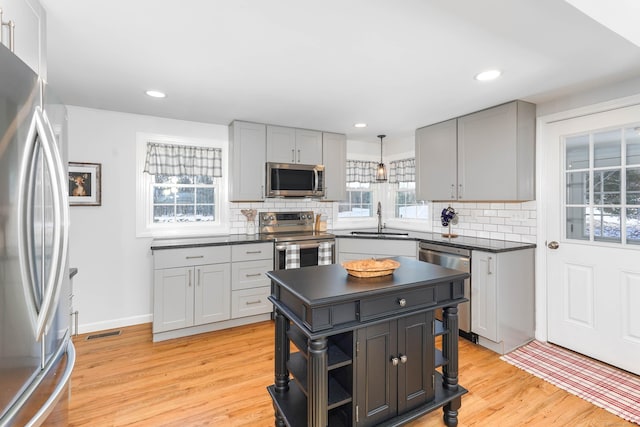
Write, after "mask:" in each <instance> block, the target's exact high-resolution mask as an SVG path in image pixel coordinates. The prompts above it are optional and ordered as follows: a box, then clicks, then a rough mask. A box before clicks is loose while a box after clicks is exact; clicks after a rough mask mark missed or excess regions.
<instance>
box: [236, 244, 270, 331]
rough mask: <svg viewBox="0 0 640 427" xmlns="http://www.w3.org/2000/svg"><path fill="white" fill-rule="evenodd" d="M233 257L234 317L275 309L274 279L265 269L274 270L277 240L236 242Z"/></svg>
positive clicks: (268, 311)
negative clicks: (267, 274)
mask: <svg viewBox="0 0 640 427" xmlns="http://www.w3.org/2000/svg"><path fill="white" fill-rule="evenodd" d="M231 260H232V264H231V317H233V318H234V319H236V318H239V317H247V316H254V315H257V314H264V313H271V311H272V310H273V306H272V305H271V302H270V301H269V299H268V298H269V295H270V293H271V282H270V281H269V279H268V278H267V276H265V273H266V272H267V271H271V270H273V243H252V244H247V245H235V246H232V247H231Z"/></svg>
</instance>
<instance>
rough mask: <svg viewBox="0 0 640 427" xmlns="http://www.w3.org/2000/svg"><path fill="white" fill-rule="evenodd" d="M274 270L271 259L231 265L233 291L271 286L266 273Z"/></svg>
mask: <svg viewBox="0 0 640 427" xmlns="http://www.w3.org/2000/svg"><path fill="white" fill-rule="evenodd" d="M271 270H273V261H271V259H260V260H257V261H244V262H234V263H233V264H231V289H233V290H238V289H248V288H257V287H258V286H269V285H270V283H271V282H270V281H269V278H268V277H267V276H265V273H266V272H267V271H271Z"/></svg>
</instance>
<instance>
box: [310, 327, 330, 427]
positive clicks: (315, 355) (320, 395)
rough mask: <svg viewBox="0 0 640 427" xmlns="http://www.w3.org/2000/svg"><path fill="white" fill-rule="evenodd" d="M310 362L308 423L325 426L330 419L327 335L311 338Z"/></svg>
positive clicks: (320, 426)
mask: <svg viewBox="0 0 640 427" xmlns="http://www.w3.org/2000/svg"><path fill="white" fill-rule="evenodd" d="M308 346H309V364H308V366H307V382H308V386H309V395H308V398H307V425H308V426H310V427H325V426H327V425H328V424H329V421H328V416H329V415H328V399H329V384H328V375H327V367H328V358H329V357H328V354H327V349H328V340H327V338H326V337H321V338H316V339H310V340H309V342H308Z"/></svg>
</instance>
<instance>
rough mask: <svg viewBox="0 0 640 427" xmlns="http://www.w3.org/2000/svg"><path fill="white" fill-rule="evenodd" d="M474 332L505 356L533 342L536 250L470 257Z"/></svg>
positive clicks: (488, 253)
mask: <svg viewBox="0 0 640 427" xmlns="http://www.w3.org/2000/svg"><path fill="white" fill-rule="evenodd" d="M471 259H472V262H471V331H472V332H474V333H476V334H478V344H480V345H482V346H484V347H487V348H489V349H491V350H493V351H495V352H497V353H500V354H505V353H508V352H510V351H511V350H513V349H515V348H517V347H519V346H521V345H523V344H525V343H527V342H529V341H531V340H533V338H534V317H535V313H534V299H535V295H534V294H535V290H534V250H533V249H525V250H519V251H510V252H501V253H491V252H483V251H477V250H474V251H473V252H472V255H471Z"/></svg>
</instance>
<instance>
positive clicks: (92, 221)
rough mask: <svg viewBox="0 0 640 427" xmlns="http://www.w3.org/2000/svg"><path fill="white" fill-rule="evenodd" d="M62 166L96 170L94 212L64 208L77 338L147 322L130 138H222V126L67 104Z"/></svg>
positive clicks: (147, 270) (145, 242)
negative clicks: (98, 197)
mask: <svg viewBox="0 0 640 427" xmlns="http://www.w3.org/2000/svg"><path fill="white" fill-rule="evenodd" d="M68 111H69V160H70V161H74V162H92V163H101V164H102V206H96V207H71V228H70V229H71V231H70V242H71V249H70V266H72V267H77V268H78V269H79V271H78V275H77V276H76V277H75V278H74V280H73V286H74V295H75V297H74V308H75V309H77V310H79V312H80V318H79V326H80V327H79V329H80V332H91V331H96V330H104V329H108V328H116V327H120V326H124V325H131V324H136V323H144V322H150V321H151V320H152V317H151V312H152V288H151V284H152V279H151V277H152V272H151V269H152V256H151V252H150V250H149V244H150V242H151V239H148V238H136V229H135V226H136V212H135V201H136V200H135V197H136V191H135V182H136V179H135V160H136V152H135V148H136V132H148V133H153V134H162V135H182V136H185V137H191V138H199V139H200V138H215V139H223V140H227V139H228V134H227V132H228V131H227V127H226V126H222V125H209V124H203V123H194V122H185V121H179V120H168V119H161V118H156V117H149V116H141V115H134V114H125V113H117V112H111V111H103V110H94V109H87V108H80V107H74V106H69V107H68Z"/></svg>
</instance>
